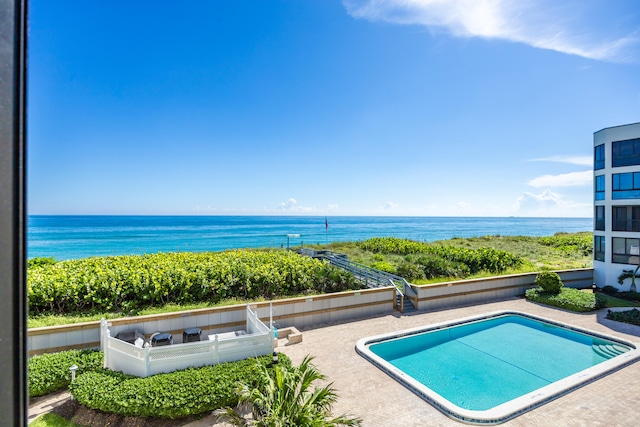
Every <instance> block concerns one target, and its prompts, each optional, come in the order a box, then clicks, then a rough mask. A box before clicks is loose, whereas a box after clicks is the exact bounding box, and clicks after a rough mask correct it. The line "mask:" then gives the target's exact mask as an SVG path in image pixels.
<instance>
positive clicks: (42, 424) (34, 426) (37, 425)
mask: <svg viewBox="0 0 640 427" xmlns="http://www.w3.org/2000/svg"><path fill="white" fill-rule="evenodd" d="M29 426H30V427H81V426H79V425H78V424H75V423H72V422H71V421H69V420H67V419H65V418H63V417H61V416H60V415H56V414H44V415H41V416H39V417H38V418H36V419H35V420H34V421H33V422H32V423H31V424H29Z"/></svg>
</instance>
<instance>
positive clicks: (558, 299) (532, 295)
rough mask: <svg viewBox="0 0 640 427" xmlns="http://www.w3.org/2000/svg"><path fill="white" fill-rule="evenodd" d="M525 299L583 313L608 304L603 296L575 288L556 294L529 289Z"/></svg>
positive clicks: (565, 289) (563, 289) (539, 289)
mask: <svg viewBox="0 0 640 427" xmlns="http://www.w3.org/2000/svg"><path fill="white" fill-rule="evenodd" d="M525 297H526V298H527V299H528V300H530V301H534V302H538V303H541V304H546V305H551V306H554V307H560V308H564V309H566V310H571V311H577V312H581V313H582V312H587V311H593V310H598V309H600V308H602V307H604V306H605V305H606V303H607V301H606V299H605V297H604V296H602V295H601V294H598V293H595V294H594V293H593V292H583V291H581V290H579V289H573V288H561V289H560V292H558V293H556V294H552V293H549V292H545V291H543V290H542V289H541V288H532V289H527V291H526V292H525Z"/></svg>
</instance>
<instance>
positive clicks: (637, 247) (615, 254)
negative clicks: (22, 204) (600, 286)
mask: <svg viewBox="0 0 640 427" xmlns="http://www.w3.org/2000/svg"><path fill="white" fill-rule="evenodd" d="M620 243H623V252H621V251H620V250H619V249H618V248H620V247H621V246H620ZM634 243H635V244H634ZM611 263H612V264H630V265H638V263H640V237H612V238H611Z"/></svg>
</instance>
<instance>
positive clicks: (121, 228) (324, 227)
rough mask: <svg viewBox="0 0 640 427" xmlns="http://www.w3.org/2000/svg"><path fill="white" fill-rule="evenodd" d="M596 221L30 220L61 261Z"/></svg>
mask: <svg viewBox="0 0 640 427" xmlns="http://www.w3.org/2000/svg"><path fill="white" fill-rule="evenodd" d="M592 230H593V220H592V219H591V218H519V217H508V218H464V217H379V216H375V217H374V216H370V217H363V216H335V217H333V216H330V217H326V222H325V217H324V216H322V217H312V216H100V215H83V216H80V215H73V216H68V215H30V216H29V217H28V219H27V257H28V258H35V257H53V258H55V259H56V260H58V261H61V260H66V259H79V258H86V257H92V256H110V255H131V254H145V253H156V252H187V251H188V252H203V251H222V250H226V249H236V248H263V247H270V248H286V247H287V246H300V245H302V246H304V245H306V244H321V245H323V244H327V243H331V242H336V241H360V240H365V239H368V238H371V237H384V236H392V237H400V238H407V239H412V240H417V241H424V242H432V241H435V240H444V239H451V238H453V237H477V236H486V235H502V236H551V235H553V234H555V233H557V232H577V231H592Z"/></svg>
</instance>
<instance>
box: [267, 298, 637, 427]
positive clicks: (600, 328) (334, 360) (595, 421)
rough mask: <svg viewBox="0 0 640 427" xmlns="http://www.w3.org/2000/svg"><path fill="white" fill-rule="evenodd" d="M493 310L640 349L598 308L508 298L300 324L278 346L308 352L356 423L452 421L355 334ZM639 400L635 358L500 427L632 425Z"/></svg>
mask: <svg viewBox="0 0 640 427" xmlns="http://www.w3.org/2000/svg"><path fill="white" fill-rule="evenodd" d="M499 310H514V311H522V312H525V313H529V314H532V315H535V316H539V317H545V318H548V319H552V320H556V321H559V322H562V323H566V324H569V325H573V326H576V327H579V328H584V329H588V330H592V331H595V332H600V333H603V334H606V335H610V336H614V337H618V338H621V339H623V340H626V341H630V342H632V343H634V344H635V345H636V346H638V347H640V326H633V325H627V324H623V323H619V322H613V321H610V320H607V319H605V318H604V317H605V315H606V309H605V310H600V311H599V312H595V313H587V314H578V313H572V312H568V311H564V310H560V309H554V308H550V307H544V306H541V305H538V304H535V303H531V302H528V301H526V300H524V299H520V298H514V299H510V300H507V301H500V302H494V303H487V304H479V305H473V306H468V307H460V308H452V309H446V310H440V311H435V312H416V313H412V314H410V315H406V316H404V315H402V314H400V313H398V314H388V315H383V316H377V317H371V318H366V319H361V320H356V321H352V322H345V323H339V324H328V325H317V326H315V327H314V328H306V329H305V328H301V332H302V334H303V342H302V343H299V344H294V345H290V346H285V347H279V348H278V351H280V352H282V353H284V354H286V355H287V356H289V357H290V358H291V359H292V361H293V362H294V363H296V364H297V363H299V362H300V361H301V360H302V358H303V357H304V356H305V355H307V354H311V355H313V356H314V357H315V361H314V363H315V364H316V365H317V366H318V368H319V370H320V371H321V372H322V373H323V374H325V375H326V376H327V379H328V380H329V381H332V382H333V385H334V387H335V388H336V391H337V392H338V396H339V398H338V402H337V404H336V405H335V407H334V410H333V413H334V415H338V414H343V413H347V414H350V415H354V416H358V417H360V418H362V420H363V426H389V427H390V426H424V425H429V426H457V427H460V426H462V425H464V424H463V423H461V422H459V421H455V420H452V419H450V418H448V417H447V416H446V415H444V414H443V413H441V412H440V411H438V410H437V409H435V408H434V407H433V406H431V405H430V404H429V403H427V402H425V401H424V400H422V399H421V398H419V397H418V396H417V395H415V394H414V393H413V392H411V391H410V390H408V389H407V388H405V387H404V386H402V385H401V384H399V383H398V382H396V381H395V380H393V379H392V378H391V377H389V376H388V375H387V374H385V373H384V372H382V371H381V370H380V369H378V368H376V367H375V366H374V365H372V364H371V363H369V362H368V361H367V360H365V359H364V358H363V357H361V356H359V355H358V354H357V353H356V351H355V345H356V342H357V341H358V340H359V339H360V338H364V337H368V336H371V335H377V334H381V333H385V332H393V331H397V330H401V329H408V328H412V327H417V326H423V325H427V324H432V323H438V322H445V321H451V320H455V319H459V318H462V317H468V316H475V315H480V314H484V313H489V312H493V311H499ZM638 402H640V362H636V363H634V364H632V365H630V366H627V367H625V368H623V369H621V370H619V371H617V372H613V373H611V374H609V375H607V376H606V377H604V378H600V379H598V380H596V381H595V382H593V383H591V384H587V385H585V386H583V387H581V388H579V389H578V390H575V391H573V392H571V393H569V394H567V395H565V396H562V397H560V398H558V399H556V400H554V401H551V402H549V403H546V404H544V405H542V406H540V407H538V408H536V409H534V410H532V411H529V412H527V413H525V414H523V415H520V416H518V417H516V418H514V419H512V420H510V421H507V422H505V423H503V424H501V425H504V426H531V425H536V426H558V425H571V426H587V425H588V426H600V425H601V426H636V425H638V422H639V421H638V419H637V416H635V415H634V414H637V413H638V412H637V411H638V404H639V403H638Z"/></svg>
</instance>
